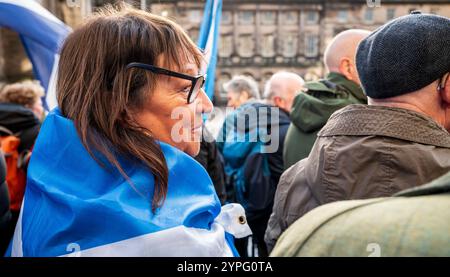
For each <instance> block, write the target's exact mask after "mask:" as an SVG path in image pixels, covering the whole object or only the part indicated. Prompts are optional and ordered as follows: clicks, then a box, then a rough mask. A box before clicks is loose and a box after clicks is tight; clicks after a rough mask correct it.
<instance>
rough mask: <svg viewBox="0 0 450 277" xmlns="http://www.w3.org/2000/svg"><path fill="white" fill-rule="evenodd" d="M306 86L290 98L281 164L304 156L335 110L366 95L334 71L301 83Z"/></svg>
mask: <svg viewBox="0 0 450 277" xmlns="http://www.w3.org/2000/svg"><path fill="white" fill-rule="evenodd" d="M305 87H306V88H307V89H308V90H307V91H306V92H305V93H300V94H299V95H297V96H296V98H295V99H294V104H293V106H292V111H291V114H290V117H291V121H292V123H291V125H290V126H289V130H288V132H287V135H286V142H285V145H286V147H285V148H284V153H283V159H284V164H285V168H289V167H291V166H292V165H293V164H295V163H296V162H298V161H300V160H301V159H304V158H306V157H308V155H309V152H310V151H311V148H312V146H313V145H314V142H315V141H316V138H317V133H318V132H319V131H320V129H322V127H323V126H324V125H325V123H326V122H327V120H328V118H329V117H330V116H331V114H332V113H334V112H335V111H337V110H339V109H341V108H343V107H345V106H347V105H350V104H366V103H367V97H366V96H365V95H364V93H363V91H362V89H361V87H360V86H358V85H357V84H356V83H354V82H352V81H349V80H347V79H346V78H345V77H344V76H343V75H341V74H338V73H334V72H332V73H329V74H328V75H327V76H326V78H325V79H323V80H319V81H316V82H308V83H306V84H305Z"/></svg>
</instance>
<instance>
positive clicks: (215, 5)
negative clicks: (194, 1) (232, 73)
mask: <svg viewBox="0 0 450 277" xmlns="http://www.w3.org/2000/svg"><path fill="white" fill-rule="evenodd" d="M221 15H222V0H208V1H207V2H206V5H205V10H204V12H203V21H202V25H201V27H200V35H199V38H198V43H197V44H198V47H200V48H201V49H203V51H204V53H205V63H204V64H203V66H202V67H203V68H202V71H203V72H206V75H207V78H206V83H205V92H206V94H207V95H208V97H209V98H210V99H212V98H213V96H214V79H215V75H216V65H217V43H218V40H219V27H220V17H221Z"/></svg>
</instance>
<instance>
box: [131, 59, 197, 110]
mask: <svg viewBox="0 0 450 277" xmlns="http://www.w3.org/2000/svg"><path fill="white" fill-rule="evenodd" d="M132 67H137V68H142V69H145V70H148V71H151V72H153V73H156V74H162V75H167V76H172V77H177V78H181V79H185V80H189V81H191V82H192V85H191V89H190V91H189V94H188V98H187V103H188V104H191V103H192V102H194V100H195V98H197V96H198V94H199V92H200V89H201V88H202V87H203V85H204V84H205V81H206V75H198V76H190V75H186V74H183V73H179V72H175V71H171V70H168V69H165V68H160V67H156V66H154V65H150V64H145V63H135V62H133V63H129V64H127V66H126V69H129V68H132Z"/></svg>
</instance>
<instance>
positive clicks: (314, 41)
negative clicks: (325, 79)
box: [305, 34, 319, 57]
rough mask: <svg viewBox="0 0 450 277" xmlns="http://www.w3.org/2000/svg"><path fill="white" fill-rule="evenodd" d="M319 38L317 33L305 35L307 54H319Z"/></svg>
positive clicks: (312, 55) (314, 55)
mask: <svg viewBox="0 0 450 277" xmlns="http://www.w3.org/2000/svg"><path fill="white" fill-rule="evenodd" d="M318 42H319V39H318V37H317V35H310V34H308V35H306V37H305V56H306V57H316V56H317V55H318V54H319V47H318Z"/></svg>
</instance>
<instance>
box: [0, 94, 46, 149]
mask: <svg viewBox="0 0 450 277" xmlns="http://www.w3.org/2000/svg"><path fill="white" fill-rule="evenodd" d="M0 126H3V127H5V128H7V129H9V130H10V131H11V132H13V133H14V134H16V133H19V136H18V137H19V138H20V145H19V152H22V151H23V150H30V149H31V148H32V147H33V144H34V141H35V140H36V137H37V135H38V134H39V128H40V122H39V119H38V118H37V117H36V116H35V115H34V113H33V112H32V111H31V110H30V109H27V108H25V107H23V106H21V105H17V104H11V103H0Z"/></svg>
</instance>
